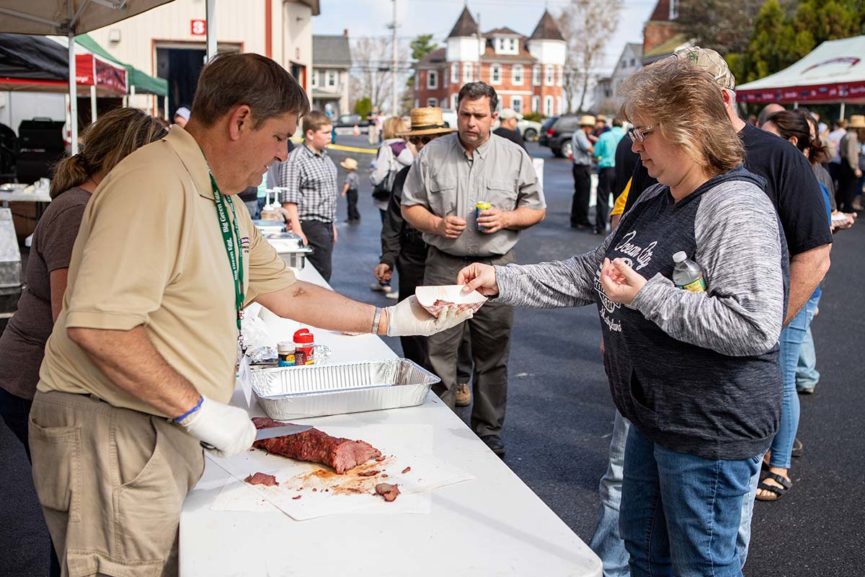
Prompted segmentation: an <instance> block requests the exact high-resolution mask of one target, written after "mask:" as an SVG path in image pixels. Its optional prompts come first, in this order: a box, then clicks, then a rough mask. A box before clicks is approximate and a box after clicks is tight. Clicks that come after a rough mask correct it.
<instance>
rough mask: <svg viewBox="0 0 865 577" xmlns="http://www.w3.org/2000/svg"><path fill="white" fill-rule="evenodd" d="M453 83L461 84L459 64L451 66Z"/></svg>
mask: <svg viewBox="0 0 865 577" xmlns="http://www.w3.org/2000/svg"><path fill="white" fill-rule="evenodd" d="M451 82H453V83H454V84H459V82H460V65H459V63H458V62H454V63H453V64H451Z"/></svg>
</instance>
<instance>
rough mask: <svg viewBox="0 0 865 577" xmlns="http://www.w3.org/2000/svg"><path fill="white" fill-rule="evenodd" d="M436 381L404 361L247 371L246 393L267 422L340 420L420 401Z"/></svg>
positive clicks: (409, 362)
mask: <svg viewBox="0 0 865 577" xmlns="http://www.w3.org/2000/svg"><path fill="white" fill-rule="evenodd" d="M439 381H440V379H439V378H438V377H437V376H435V375H434V374H432V373H430V372H429V371H427V370H425V369H423V368H421V367H419V366H418V365H417V364H415V363H414V362H412V361H410V360H407V359H397V360H391V361H378V362H366V363H350V364H332V365H320V366H315V365H313V366H308V367H284V368H273V369H261V370H257V371H253V375H252V390H253V392H254V393H255V396H256V397H257V398H258V404H259V405H260V406H261V408H262V409H263V410H264V412H265V413H267V416H269V417H270V418H271V419H277V420H287V419H302V418H305V417H322V416H325V415H341V414H344V413H359V412H363V411H378V410H381V409H396V408H399V407H414V406H416V405H420V404H421V403H423V402H424V399H425V398H426V396H427V393H428V392H429V389H430V387H431V386H432V385H434V384H436V383H438V382H439Z"/></svg>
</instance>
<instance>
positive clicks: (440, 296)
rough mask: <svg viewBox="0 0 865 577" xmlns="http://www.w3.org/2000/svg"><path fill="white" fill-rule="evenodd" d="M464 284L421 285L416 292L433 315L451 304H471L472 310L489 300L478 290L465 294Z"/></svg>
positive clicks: (423, 305)
mask: <svg viewBox="0 0 865 577" xmlns="http://www.w3.org/2000/svg"><path fill="white" fill-rule="evenodd" d="M463 286H465V285H458V284H452V285H441V286H419V287H417V288H416V289H415V291H414V294H415V296H416V297H417V300H418V302H419V303H420V304H421V306H422V307H423V308H425V309H426V310H427V312H429V313H430V314H431V315H433V316H438V315H439V313H440V312H441V310H442V309H443V308H444V307H445V306H446V305H449V304H456V305H470V307H471V309H472V311H476V310H478V309H479V308H481V305H483V304H484V303H485V302H487V297H485V296H484V295H482V294H481V293H479V292H478V291H472V292H470V293H468V294H463V293H462V290H463Z"/></svg>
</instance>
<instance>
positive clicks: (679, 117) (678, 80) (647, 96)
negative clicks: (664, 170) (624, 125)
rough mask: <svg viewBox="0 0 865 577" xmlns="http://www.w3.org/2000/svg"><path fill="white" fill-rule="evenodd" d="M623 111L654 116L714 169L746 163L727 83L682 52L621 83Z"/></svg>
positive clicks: (661, 127)
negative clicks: (731, 113)
mask: <svg viewBox="0 0 865 577" xmlns="http://www.w3.org/2000/svg"><path fill="white" fill-rule="evenodd" d="M620 89H621V91H622V92H621V93H622V94H623V95H624V96H625V104H624V105H623V106H622V111H623V113H624V115H625V117H626V118H627V119H628V120H629V121H631V122H633V118H634V117H635V116H639V117H645V118H650V119H651V120H652V122H653V123H654V124H655V127H657V129H658V130H659V131H660V132H661V134H663V135H664V137H665V138H667V140H669V141H670V142H672V143H673V144H674V145H676V146H679V147H681V148H682V149H683V150H684V151H685V152H686V153H687V154H688V156H690V157H691V158H692V159H693V160H694V162H696V163H697V164H699V165H700V166H702V167H703V168H705V169H706V170H707V172H708V173H710V174H712V175H717V174H721V173H723V172H727V171H728V170H732V169H733V168H735V167H737V166H738V165H740V164H741V163H742V162H743V161H744V158H745V150H744V147H743V146H742V141H741V140H739V136H738V135H737V134H736V130H735V129H734V128H733V124H732V122H730V118H729V116H727V111H726V109H725V107H724V101H723V98H722V97H721V92H720V91H721V87H720V86H718V84H717V83H716V82H715V81H714V79H713V78H712V76H711V74H709V73H708V72H707V71H706V70H704V69H703V68H699V67H697V66H695V65H694V64H691V63H690V62H688V61H687V60H683V59H679V58H665V59H664V60H660V61H658V62H656V63H654V64H652V65H650V66H646V67H645V68H642V69H640V70H639V71H638V72H636V73H635V74H634V75H632V76H631V77H630V78H628V79H627V80H625V82H623V83H622V86H621V88H620Z"/></svg>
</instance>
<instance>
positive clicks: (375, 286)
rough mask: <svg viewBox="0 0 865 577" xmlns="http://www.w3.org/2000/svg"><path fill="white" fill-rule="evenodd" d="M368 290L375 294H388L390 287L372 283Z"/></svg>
mask: <svg viewBox="0 0 865 577" xmlns="http://www.w3.org/2000/svg"><path fill="white" fill-rule="evenodd" d="M369 290H371V291H375V292H380V293H386V292H390V285H389V284H381V283H380V282H374V283H372V284H371V285H369Z"/></svg>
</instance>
